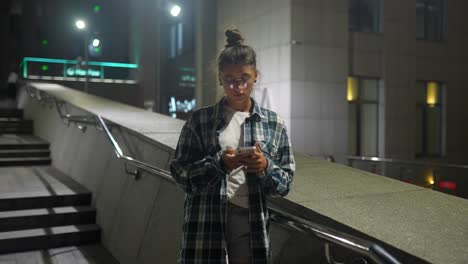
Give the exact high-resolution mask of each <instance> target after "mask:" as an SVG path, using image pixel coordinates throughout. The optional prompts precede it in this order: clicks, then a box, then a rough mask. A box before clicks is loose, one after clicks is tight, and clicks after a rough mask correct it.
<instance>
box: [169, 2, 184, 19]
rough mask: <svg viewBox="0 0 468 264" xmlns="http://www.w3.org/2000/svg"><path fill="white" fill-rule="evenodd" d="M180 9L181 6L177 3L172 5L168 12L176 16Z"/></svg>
mask: <svg viewBox="0 0 468 264" xmlns="http://www.w3.org/2000/svg"><path fill="white" fill-rule="evenodd" d="M181 11H182V8H180V6H179V5H173V6H172V7H171V11H170V12H171V15H172V16H173V17H178V16H179V14H180V12H181Z"/></svg>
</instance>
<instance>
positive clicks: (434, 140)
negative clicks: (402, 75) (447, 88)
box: [416, 81, 444, 157]
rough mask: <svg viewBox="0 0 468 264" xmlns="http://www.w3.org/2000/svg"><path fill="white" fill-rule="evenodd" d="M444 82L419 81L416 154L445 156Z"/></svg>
mask: <svg viewBox="0 0 468 264" xmlns="http://www.w3.org/2000/svg"><path fill="white" fill-rule="evenodd" d="M443 87H444V85H443V83H440V82H434V81H419V82H417V84H416V89H417V96H418V97H417V98H418V101H417V107H416V114H417V116H416V156H417V157H440V156H443V113H444V110H443V90H444V89H443Z"/></svg>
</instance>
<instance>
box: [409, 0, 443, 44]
mask: <svg viewBox="0 0 468 264" xmlns="http://www.w3.org/2000/svg"><path fill="white" fill-rule="evenodd" d="M445 9H446V8H445V1H444V0H417V1H416V39H420V40H430V41H440V40H442V39H443V37H444V32H445Z"/></svg>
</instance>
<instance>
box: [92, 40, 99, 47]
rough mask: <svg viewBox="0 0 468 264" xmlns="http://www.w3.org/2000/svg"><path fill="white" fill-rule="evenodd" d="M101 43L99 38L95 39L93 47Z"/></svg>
mask: <svg viewBox="0 0 468 264" xmlns="http://www.w3.org/2000/svg"><path fill="white" fill-rule="evenodd" d="M99 43H100V41H99V39H93V42H92V44H93V47H95V48H97V47H99Z"/></svg>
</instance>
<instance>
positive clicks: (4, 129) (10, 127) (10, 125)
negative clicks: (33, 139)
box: [0, 119, 34, 134]
mask: <svg viewBox="0 0 468 264" xmlns="http://www.w3.org/2000/svg"><path fill="white" fill-rule="evenodd" d="M33 129H34V125H33V121H32V120H22V119H12V120H0V133H2V134H5V133H13V134H32V132H33Z"/></svg>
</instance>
